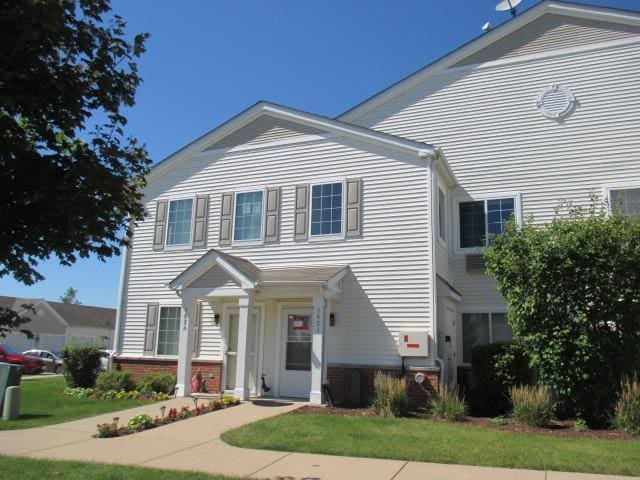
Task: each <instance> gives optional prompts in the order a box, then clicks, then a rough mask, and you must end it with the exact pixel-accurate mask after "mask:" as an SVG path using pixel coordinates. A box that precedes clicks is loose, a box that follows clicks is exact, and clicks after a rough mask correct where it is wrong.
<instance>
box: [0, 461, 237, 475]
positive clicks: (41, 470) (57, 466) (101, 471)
mask: <svg viewBox="0 0 640 480" xmlns="http://www.w3.org/2000/svg"><path fill="white" fill-rule="evenodd" d="M0 472H2V478H3V480H42V479H43V478H47V479H56V478H58V479H64V480H125V479H126V480H234V478H235V477H224V476H221V475H208V474H206V473H198V472H174V471H167V470H157V469H155V468H142V467H130V466H121V465H105V464H101V463H88V462H62V461H52V460H35V459H31V458H20V457H4V456H0ZM236 480H238V479H236Z"/></svg>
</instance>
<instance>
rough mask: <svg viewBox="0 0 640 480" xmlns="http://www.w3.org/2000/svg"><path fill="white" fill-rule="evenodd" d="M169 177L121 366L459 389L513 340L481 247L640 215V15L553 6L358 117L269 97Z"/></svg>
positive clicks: (305, 382) (264, 383) (235, 388)
mask: <svg viewBox="0 0 640 480" xmlns="http://www.w3.org/2000/svg"><path fill="white" fill-rule="evenodd" d="M148 180H149V182H148V186H147V188H146V191H145V199H144V201H145V204H146V208H147V212H148V215H147V217H146V218H145V220H144V221H142V222H139V224H138V225H137V226H136V228H135V234H134V237H133V244H132V248H130V249H129V250H128V251H127V253H126V256H125V259H124V262H123V270H122V287H121V295H120V301H119V315H118V325H117V335H116V339H117V347H116V349H117V352H118V357H117V360H116V362H117V364H118V365H119V368H122V369H126V370H131V371H133V372H135V373H136V374H137V375H140V374H142V373H144V372H150V371H158V370H163V371H164V370H167V371H174V372H175V371H176V369H177V374H178V392H179V394H181V395H188V394H189V393H190V390H191V382H190V379H191V376H192V375H193V374H194V373H196V372H197V371H200V372H201V373H202V374H203V377H204V379H205V380H206V381H207V388H208V389H209V390H214V391H217V390H225V391H230V392H233V393H234V395H236V396H237V397H239V398H248V397H249V396H262V395H268V396H276V397H299V398H308V399H309V400H310V401H311V402H314V403H321V402H323V401H324V400H325V399H326V398H327V395H331V396H332V397H333V399H334V400H336V401H353V402H357V401H359V400H361V399H364V398H366V397H368V396H369V395H370V393H371V389H372V376H373V373H374V372H375V371H376V370H378V369H383V370H395V371H402V372H404V373H405V374H409V373H410V374H411V375H407V378H408V379H409V380H410V388H411V389H412V391H413V392H414V393H415V392H422V390H421V389H420V388H419V387H418V385H417V382H422V383H423V384H422V385H421V387H422V388H423V389H428V388H433V387H435V386H436V385H437V383H438V382H456V381H457V380H458V378H457V377H458V370H460V369H464V368H465V366H468V365H469V361H470V350H471V348H472V347H473V346H474V345H476V344H479V343H486V342H494V341H500V340H506V339H509V338H510V330H509V327H508V325H507V323H506V319H505V312H506V306H505V303H504V300H503V299H502V298H501V296H500V295H499V294H498V293H497V292H496V289H495V282H494V281H493V280H492V279H491V278H489V277H488V276H487V275H486V274H485V272H484V265H483V261H482V255H481V254H482V250H483V248H484V247H485V246H486V245H487V242H490V241H491V238H492V236H493V235H495V234H499V233H500V232H501V229H502V225H503V224H504V222H505V221H506V220H507V219H509V218H511V217H512V216H513V217H515V218H516V220H517V221H519V222H522V221H523V219H524V218H526V217H528V216H533V217H534V219H535V221H536V222H545V221H548V220H549V219H550V218H552V217H553V215H554V211H555V207H557V206H558V205H559V204H560V203H561V202H563V201H569V202H573V203H574V204H579V205H586V204H589V202H590V201H591V198H592V196H594V195H595V196H596V197H598V198H600V199H601V200H604V201H608V202H615V203H621V204H622V205H623V207H624V208H625V209H626V213H627V214H629V215H638V214H640V14H639V13H637V12H629V11H621V10H614V9H609V8H600V7H591V6H584V5H577V4H573V3H568V2H560V1H550V0H547V1H543V2H541V3H539V4H538V5H536V6H535V7H533V8H531V9H529V10H527V11H525V12H522V13H521V14H519V15H518V16H516V17H515V18H513V19H512V20H510V21H508V22H506V23H505V24H503V25H501V26H500V27H498V28H495V29H493V30H491V31H489V32H488V33H486V34H484V35H482V36H481V37H479V38H477V39H475V40H474V41H472V42H470V43H468V44H466V45H464V46H462V47H461V48H459V49H457V50H455V51H453V52H452V53H450V54H448V55H446V56H445V57H442V58H440V59H439V60H437V61H435V62H434V63H432V64H431V65H429V66H427V67H425V68H424V69H422V70H420V71H418V72H416V73H415V74H413V75H411V76H409V77H407V78H405V79H403V80H401V81H400V82H398V83H396V84H394V85H392V86H391V87H389V88H388V89H386V90H384V91H383V92H381V93H379V94H377V95H375V96H374V97H372V98H370V99H368V100H366V101H365V102H363V103H361V104H360V105H358V106H356V107H354V108H353V109H351V110H349V111H347V112H346V113H344V114H343V115H341V116H340V117H338V118H337V119H330V118H326V117H322V116H318V115H314V114H310V113H306V112H301V111H297V110H293V109H290V108H287V107H282V106H278V105H273V104H270V103H266V102H260V103H258V104H257V105H254V106H253V107H251V108H249V109H248V110H246V111H245V112H243V113H241V114H240V115H238V116H236V117H234V118H233V119H231V120H230V121H228V122H226V123H224V124H222V125H221V126H219V127H218V128H216V129H214V130H213V131H211V132H210V133H208V134H206V135H205V136H203V137H201V138H200V139H197V140H196V141H194V142H193V143H191V144H189V145H187V146H186V147H185V148H184V149H182V150H180V151H179V152H177V153H176V154H174V155H172V156H170V157H169V158H167V159H166V160H164V161H162V162H160V163H159V164H157V165H156V166H155V167H154V168H153V170H152V172H151V174H150V176H149V179H148ZM417 373H420V374H422V375H416V374H417Z"/></svg>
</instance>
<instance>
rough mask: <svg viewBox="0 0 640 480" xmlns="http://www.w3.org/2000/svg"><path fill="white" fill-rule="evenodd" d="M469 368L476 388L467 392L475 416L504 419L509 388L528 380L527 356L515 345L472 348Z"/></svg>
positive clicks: (504, 344)
mask: <svg viewBox="0 0 640 480" xmlns="http://www.w3.org/2000/svg"><path fill="white" fill-rule="evenodd" d="M471 365H472V368H473V376H474V377H475V380H476V382H475V383H476V384H477V387H476V388H474V389H472V390H471V391H470V392H469V400H470V404H471V405H470V406H471V410H472V411H473V413H475V414H478V415H484V416H490V417H493V416H496V415H504V414H505V413H507V412H508V411H509V407H510V402H509V388H510V387H512V386H514V385H524V384H527V383H529V382H530V380H531V371H530V369H529V360H528V357H527V354H526V352H525V351H524V349H523V348H522V347H521V346H519V345H517V344H515V343H511V342H505V343H489V344H485V345H476V346H475V347H473V349H472V350H471Z"/></svg>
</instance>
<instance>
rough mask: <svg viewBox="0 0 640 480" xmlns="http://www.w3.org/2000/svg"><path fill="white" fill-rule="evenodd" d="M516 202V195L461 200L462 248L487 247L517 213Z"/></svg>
mask: <svg viewBox="0 0 640 480" xmlns="http://www.w3.org/2000/svg"><path fill="white" fill-rule="evenodd" d="M515 203H516V202H515V198H514V197H505V198H495V199H486V200H477V201H476V200H474V201H464V202H460V203H459V215H460V248H472V247H485V246H487V245H488V244H489V243H491V241H492V239H493V238H495V237H496V236H497V235H500V234H501V233H502V229H503V227H504V224H505V223H506V221H507V220H509V219H510V218H511V217H512V216H513V215H515Z"/></svg>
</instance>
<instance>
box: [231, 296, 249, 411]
mask: <svg viewBox="0 0 640 480" xmlns="http://www.w3.org/2000/svg"><path fill="white" fill-rule="evenodd" d="M252 311H253V299H252V298H251V295H244V296H241V297H238V350H237V357H236V386H235V388H234V389H233V396H234V397H236V398H239V399H240V400H248V399H249V392H250V389H249V385H248V381H249V362H250V361H251V360H250V358H249V348H248V345H247V340H248V338H247V337H248V336H249V322H250V321H251V313H252Z"/></svg>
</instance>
